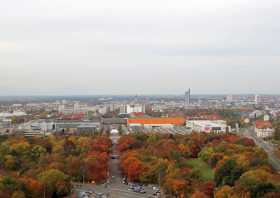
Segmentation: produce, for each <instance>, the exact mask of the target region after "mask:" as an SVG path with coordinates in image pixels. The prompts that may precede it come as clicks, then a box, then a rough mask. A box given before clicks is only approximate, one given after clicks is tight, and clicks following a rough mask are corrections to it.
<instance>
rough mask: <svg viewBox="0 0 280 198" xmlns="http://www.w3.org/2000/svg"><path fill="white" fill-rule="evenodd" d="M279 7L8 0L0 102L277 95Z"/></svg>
mask: <svg viewBox="0 0 280 198" xmlns="http://www.w3.org/2000/svg"><path fill="white" fill-rule="evenodd" d="M279 19H280V1H279V0H265V1H264V0H254V1H252V0H137V1H136V0H102V1H97V0H7V1H4V0H2V2H1V4H0V95H22V94H23V95H29V94H59V95H62V94H164V93H173V94H178V93H183V92H184V91H185V90H186V89H187V88H188V87H190V88H191V89H192V91H193V93H201V94H203V93H206V94H211V93H212V94H216V93H218V94H222V93H271V94H273V93H276V94H280V89H279V85H280V77H279V76H280V22H279Z"/></svg>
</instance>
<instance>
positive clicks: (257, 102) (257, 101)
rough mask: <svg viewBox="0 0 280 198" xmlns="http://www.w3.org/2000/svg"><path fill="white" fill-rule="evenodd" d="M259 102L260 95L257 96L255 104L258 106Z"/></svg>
mask: <svg viewBox="0 0 280 198" xmlns="http://www.w3.org/2000/svg"><path fill="white" fill-rule="evenodd" d="M259 102H260V96H259V95H257V94H256V95H255V104H256V105H257V104H259Z"/></svg>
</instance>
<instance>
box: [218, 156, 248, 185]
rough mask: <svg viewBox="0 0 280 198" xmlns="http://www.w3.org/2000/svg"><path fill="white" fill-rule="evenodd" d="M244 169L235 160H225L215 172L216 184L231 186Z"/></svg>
mask: <svg viewBox="0 0 280 198" xmlns="http://www.w3.org/2000/svg"><path fill="white" fill-rule="evenodd" d="M243 172H244V171H243V170H242V168H240V167H238V165H237V163H236V162H235V160H232V159H230V160H227V161H226V162H225V163H224V164H223V165H222V166H221V167H219V168H218V169H217V171H216V173H215V182H216V185H217V186H223V185H229V186H233V185H234V182H235V181H236V180H238V179H239V177H240V176H241V175H242V173H243Z"/></svg>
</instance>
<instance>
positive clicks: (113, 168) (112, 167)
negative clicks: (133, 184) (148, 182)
mask: <svg viewBox="0 0 280 198" xmlns="http://www.w3.org/2000/svg"><path fill="white" fill-rule="evenodd" d="M118 139H119V136H118V135H112V136H111V140H112V142H113V147H112V153H111V156H112V157H111V158H110V160H109V164H108V166H109V178H110V179H109V181H108V183H106V184H101V185H92V184H84V185H83V184H81V183H79V184H78V183H75V184H74V186H76V187H74V191H75V192H78V193H80V192H85V191H93V192H95V193H96V194H100V193H101V194H104V196H103V197H106V198H148V197H152V195H153V193H154V192H155V191H154V190H153V186H145V187H144V190H145V191H146V193H145V194H140V193H135V192H133V191H132V190H131V189H129V187H128V185H125V184H123V183H122V173H121V170H120V159H119V153H118V152H117V149H116V144H117V142H118ZM92 197H96V196H92ZM103 197H102V198H103Z"/></svg>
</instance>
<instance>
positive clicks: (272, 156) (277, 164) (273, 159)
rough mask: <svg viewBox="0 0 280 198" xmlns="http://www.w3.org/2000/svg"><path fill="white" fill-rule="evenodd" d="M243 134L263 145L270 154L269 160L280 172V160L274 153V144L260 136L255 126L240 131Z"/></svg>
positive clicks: (260, 145) (258, 144)
mask: <svg viewBox="0 0 280 198" xmlns="http://www.w3.org/2000/svg"><path fill="white" fill-rule="evenodd" d="M240 133H241V135H243V136H246V137H248V138H251V139H253V140H254V141H255V143H256V145H257V146H259V147H261V148H262V149H263V150H264V151H265V152H266V153H267V155H268V160H269V163H270V164H271V166H273V168H274V169H275V170H277V171H278V172H280V160H279V159H278V158H277V157H276V156H275V154H274V148H273V145H271V144H270V143H269V142H265V141H264V140H263V139H261V138H258V137H257V136H256V134H255V132H254V128H253V127H250V128H246V129H243V130H241V131H240Z"/></svg>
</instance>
